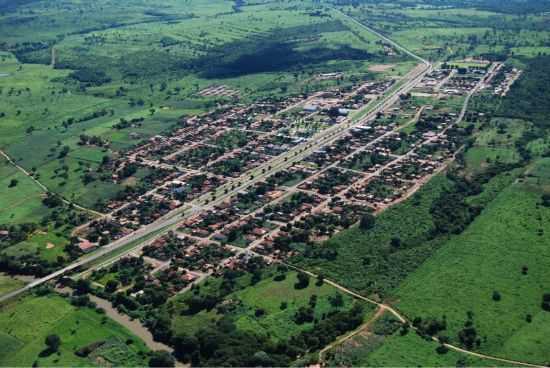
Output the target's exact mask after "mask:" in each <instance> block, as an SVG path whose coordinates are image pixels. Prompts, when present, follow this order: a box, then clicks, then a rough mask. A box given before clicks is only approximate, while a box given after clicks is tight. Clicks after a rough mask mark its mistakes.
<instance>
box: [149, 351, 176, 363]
mask: <svg viewBox="0 0 550 368" xmlns="http://www.w3.org/2000/svg"><path fill="white" fill-rule="evenodd" d="M175 363H176V362H175V360H174V357H173V356H172V355H170V353H169V352H167V351H164V350H159V351H155V352H153V354H151V358H150V359H149V367H174V366H175Z"/></svg>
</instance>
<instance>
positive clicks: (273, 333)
mask: <svg viewBox="0 0 550 368" xmlns="http://www.w3.org/2000/svg"><path fill="white" fill-rule="evenodd" d="M296 281H297V280H296V272H288V273H287V274H286V277H285V279H284V280H282V281H274V280H273V278H272V277H269V278H266V279H264V280H262V281H260V282H259V283H257V284H255V285H249V286H247V287H245V288H243V289H242V290H238V291H236V292H233V293H231V294H229V295H227V296H226V297H225V298H224V300H226V301H238V304H239V307H238V308H237V310H236V311H235V312H233V313H230V315H231V317H232V320H233V321H234V323H235V325H236V327H237V328H238V329H239V330H242V331H250V332H253V333H255V334H258V335H260V336H265V337H267V338H269V339H272V340H273V341H285V340H287V339H289V338H290V337H292V336H294V335H296V334H298V333H299V332H300V331H304V330H307V329H310V328H312V327H314V324H313V323H312V322H306V323H303V324H297V323H296V322H295V321H294V319H293V318H294V315H295V314H296V312H297V311H298V309H299V308H300V307H306V306H308V303H309V300H310V298H311V296H312V295H316V296H317V303H316V307H315V318H317V319H320V318H321V317H322V316H323V315H326V314H327V313H328V312H329V311H330V310H334V307H332V306H331V305H330V302H329V300H330V298H331V297H334V296H335V295H336V294H337V293H339V292H338V291H337V290H336V289H334V288H333V287H332V286H329V285H327V284H323V285H322V286H317V285H316V284H315V280H313V279H312V280H311V282H310V284H309V286H308V287H307V288H304V289H295V288H294V284H295V283H296ZM209 282H213V283H216V281H215V280H214V281H209ZM243 282H245V281H244V280H243ZM188 294H190V293H188ZM186 297H188V296H185V295H184V296H183V298H184V299H185V298H186ZM342 297H343V306H344V307H343V309H344V310H345V309H349V308H350V307H351V306H352V305H353V304H354V300H353V298H351V297H350V296H348V295H345V294H342ZM283 302H285V303H287V307H286V308H285V309H284V310H282V309H281V303H283ZM258 309H262V310H263V311H264V312H265V314H263V315H262V316H261V317H257V316H255V312H256V310H258ZM365 309H366V310H371V309H372V307H370V306H368V305H365ZM174 317H175V318H174V319H173V322H172V328H173V329H174V331H175V332H176V333H177V332H178V331H182V332H188V333H189V332H193V331H198V329H200V328H202V327H204V325H205V324H210V323H213V322H214V321H217V320H219V319H220V318H222V317H223V315H222V314H217V313H216V312H215V311H214V310H212V311H201V312H200V313H198V314H195V315H192V316H187V315H180V316H178V315H177V314H176V315H175V316H174Z"/></svg>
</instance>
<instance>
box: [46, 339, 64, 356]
mask: <svg viewBox="0 0 550 368" xmlns="http://www.w3.org/2000/svg"><path fill="white" fill-rule="evenodd" d="M44 343H45V344H46V346H47V347H48V350H49V351H50V352H52V353H55V352H57V350H59V345H61V339H60V338H59V336H57V335H55V334H53V335H48V336H46V340H45V341H44Z"/></svg>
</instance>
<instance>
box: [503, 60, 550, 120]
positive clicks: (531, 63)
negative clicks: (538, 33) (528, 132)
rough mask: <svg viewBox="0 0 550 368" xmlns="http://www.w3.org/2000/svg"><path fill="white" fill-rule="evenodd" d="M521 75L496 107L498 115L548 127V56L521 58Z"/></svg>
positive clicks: (549, 108)
mask: <svg viewBox="0 0 550 368" xmlns="http://www.w3.org/2000/svg"><path fill="white" fill-rule="evenodd" d="M522 61H523V62H524V63H525V64H526V68H525V70H524V73H523V75H522V76H521V77H520V79H518V80H517V81H516V82H515V83H514V84H513V85H512V87H511V88H510V92H509V93H508V94H507V95H506V97H505V98H504V99H503V100H502V104H501V105H500V106H499V108H498V109H497V111H496V113H497V114H498V115H502V116H506V117H514V118H520V119H527V120H531V121H532V122H533V123H535V125H536V126H537V127H538V128H542V129H548V128H550V120H549V119H548V117H549V116H550V103H549V101H550V56H538V57H535V58H532V59H524V60H522Z"/></svg>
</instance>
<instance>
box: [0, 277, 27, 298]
mask: <svg viewBox="0 0 550 368" xmlns="http://www.w3.org/2000/svg"><path fill="white" fill-rule="evenodd" d="M24 284H25V283H24V282H23V281H20V280H18V279H16V278H13V277H11V276H8V275H4V274H0V295H3V294H7V293H9V292H10V291H12V290H15V289H18V288H20V287H21V286H23V285H24Z"/></svg>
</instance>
